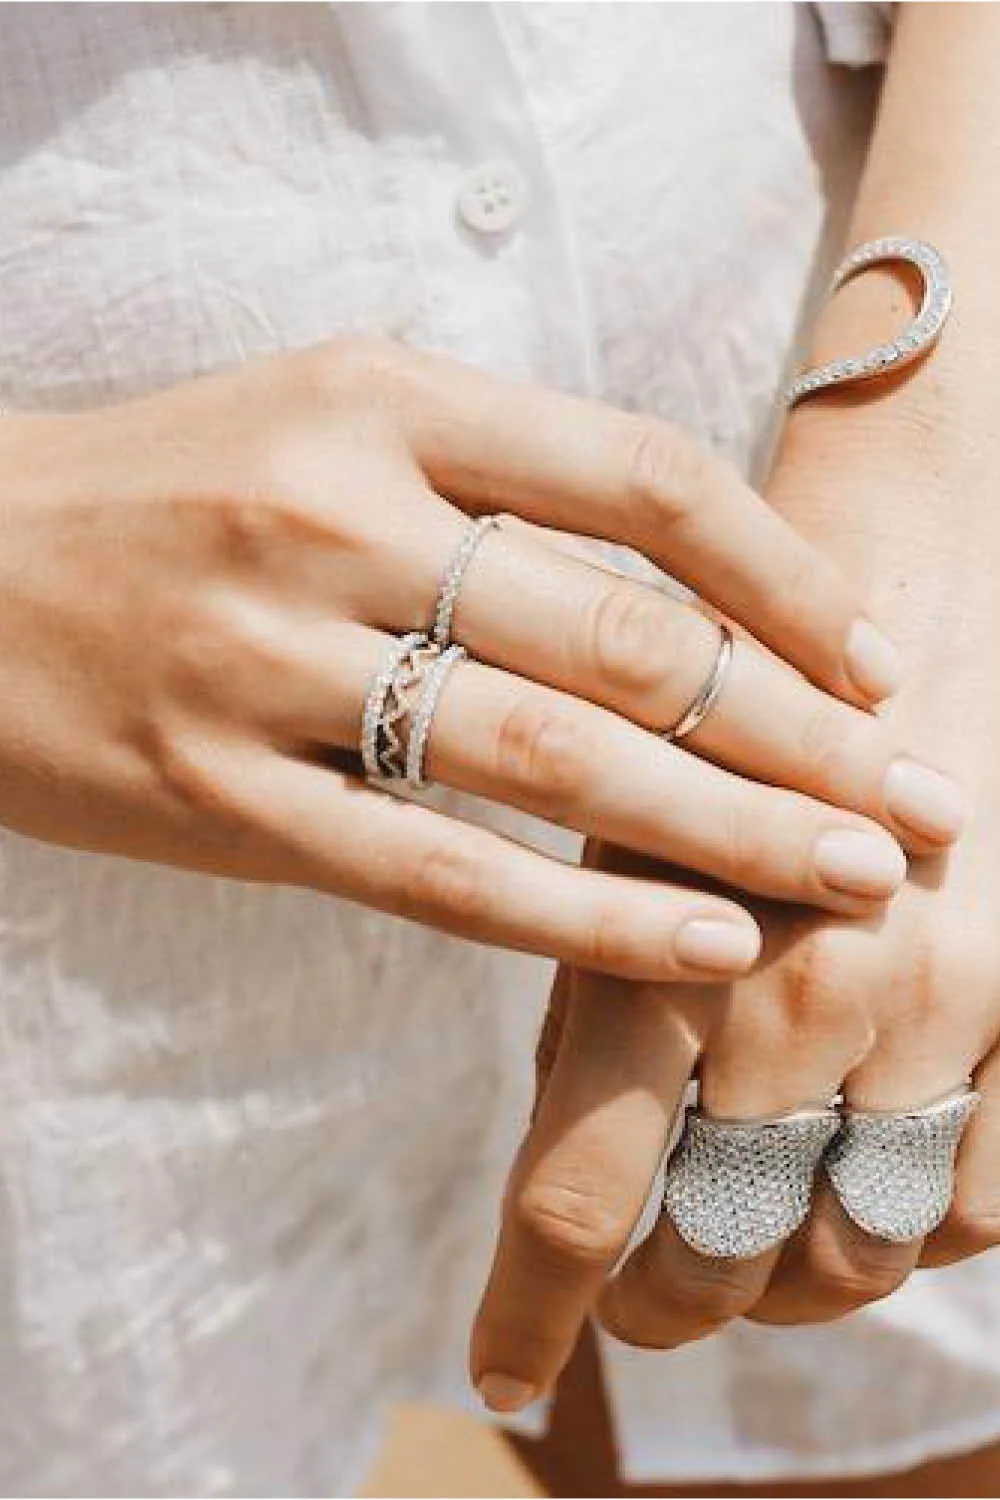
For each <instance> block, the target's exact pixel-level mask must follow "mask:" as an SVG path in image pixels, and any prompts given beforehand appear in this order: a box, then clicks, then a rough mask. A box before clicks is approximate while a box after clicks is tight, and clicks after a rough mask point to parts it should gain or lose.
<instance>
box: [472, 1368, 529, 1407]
mask: <svg viewBox="0 0 1000 1500" xmlns="http://www.w3.org/2000/svg"><path fill="white" fill-rule="evenodd" d="M476 1389H477V1390H478V1392H479V1395H480V1397H481V1398H482V1402H483V1405H484V1406H488V1407H489V1409H490V1411H520V1410H521V1408H522V1407H524V1406H530V1405H531V1403H532V1401H534V1399H535V1397H536V1396H537V1394H538V1392H537V1391H536V1390H535V1388H534V1386H531V1385H528V1383H527V1382H526V1381H524V1380H515V1379H514V1378H513V1376H511V1375H484V1376H483V1377H482V1379H481V1380H480V1382H479V1384H478V1386H477V1387H476Z"/></svg>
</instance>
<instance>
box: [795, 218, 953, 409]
mask: <svg viewBox="0 0 1000 1500" xmlns="http://www.w3.org/2000/svg"><path fill="white" fill-rule="evenodd" d="M886 261H903V262H904V263H905V264H906V265H909V266H912V267H913V268H914V270H915V271H917V272H918V273H919V275H920V278H921V281H922V283H923V297H922V299H921V303H920V309H919V311H918V313H917V315H916V317H915V318H914V319H913V320H912V321H911V322H910V323H909V325H908V326H907V327H906V328H905V329H904V330H903V332H902V333H900V334H898V335H897V336H896V338H894V339H890V340H889V341H888V342H886V343H884V344H878V345H876V347H875V348H874V349H871V350H869V351H868V353H866V354H860V355H856V356H854V357H852V358H849V359H831V360H829V361H828V362H827V363H826V364H823V365H817V366H816V367H815V368H814V369H810V370H804V371H803V372H802V374H801V375H797V376H796V377H795V379H794V380H793V381H792V383H791V385H790V386H789V387H788V390H787V391H786V392H785V404H786V405H787V406H789V407H792V406H794V405H795V404H796V402H798V401H801V400H802V398H803V397H804V396H811V395H813V394H814V392H816V391H823V390H830V389H832V388H834V387H838V386H845V385H854V384H855V383H856V382H858V381H861V380H871V379H873V378H874V377H875V376H878V375H884V374H886V373H887V372H888V371H891V370H897V369H902V368H904V367H905V366H906V365H909V364H912V363H913V361H914V360H917V359H920V357H921V356H922V355H924V354H926V353H927V351H928V349H930V348H931V347H932V346H933V345H934V344H935V343H936V342H937V340H938V338H940V336H941V330H942V329H943V328H944V325H945V323H946V322H947V321H948V314H949V313H950V312H951V307H952V302H953V300H954V293H953V290H952V284H951V275H950V273H949V271H948V267H947V264H946V263H945V259H944V257H943V256H942V255H941V253H940V251H938V250H935V248H934V246H933V245H930V244H928V242H927V241H926V240H917V239H910V238H907V237H905V236H903V235H893V236H890V237H888V238H886V239H880V240H869V241H868V242H867V243H866V244H864V245H859V246H858V248H857V249H856V250H852V251H851V253H850V255H848V256H847V257H846V258H845V259H844V260H842V261H841V263H840V265H839V266H838V267H837V269H836V271H835V272H834V275H833V281H832V282H831V284H830V295H831V296H832V295H833V293H834V292H836V291H838V290H839V288H840V287H842V286H843V285H844V283H845V281H850V279H851V277H853V276H856V275H857V274H858V273H859V272H860V271H864V270H867V268H868V267H869V266H874V265H879V264H880V263H882V262H886Z"/></svg>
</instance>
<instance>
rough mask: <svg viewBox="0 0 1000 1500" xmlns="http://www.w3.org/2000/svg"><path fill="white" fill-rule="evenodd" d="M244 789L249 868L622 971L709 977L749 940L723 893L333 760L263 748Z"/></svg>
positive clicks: (445, 926)
mask: <svg viewBox="0 0 1000 1500" xmlns="http://www.w3.org/2000/svg"><path fill="white" fill-rule="evenodd" d="M247 791H248V793H249V796H250V798H251V799H252V804H253V824H254V827H255V829H256V830H257V834H258V837H257V839H256V840H255V843H256V844H257V845H258V846H259V850H260V853H259V857H258V856H257V855H256V854H255V855H254V856H253V858H254V862H255V864H256V865H258V866H259V868H256V869H255V870H254V871H253V872H252V875H253V878H257V879H264V880H270V881H275V882H283V883H287V884H294V885H305V886H311V887H313V888H315V889H317V890H322V891H328V892H330V893H331V894H334V895H338V896H343V897H346V898H348V899H350V900H354V901H360V902H362V903H363V904H364V905H366V906H372V907H376V908H377V909H379V910H382V911H386V912H390V913H391V914H393V915H395V916H401V917H408V918H410V919H411V920H414V921H417V922H423V923H425V924H427V925H428V926H430V927H436V928H439V929H441V930H442V931H444V932H449V933H454V934H456V935H457V936H459V937H465V938H471V939H473V940H474V941H477V942H483V943H491V944H494V945H496V946H499V947H505V948H515V949H521V950H524V951H528V952H532V953H540V954H544V955H546V956H548V957H551V958H557V959H563V960H566V961H568V962H570V963H573V964H577V965H580V966H581V967H584V968H589V969H596V970H600V971H602V972H605V973H608V974H615V975H618V976H620V977H622V978H627V979H645V980H673V979H678V980H679V979H688V980H694V981H698V980H701V981H703V982H705V983H712V982H718V981H719V979H720V978H724V977H728V976H732V975H735V974H742V973H745V972H746V971H747V970H748V969H749V968H751V967H752V965H753V963H754V961H755V960H756V958H757V955H758V952H759V951H760V933H759V930H758V928H757V925H756V923H755V922H754V920H753V918H752V917H751V916H750V915H749V913H748V912H746V911H744V910H743V908H742V907H740V906H738V905H736V903H735V902H732V901H728V900H725V899H723V898H721V897H716V896H713V895H708V894H705V893H703V892H700V891H688V890H684V889H682V888H681V887H677V886H671V885H667V884H663V883H661V882H659V881H652V880H643V879H638V878H635V877H629V876H622V875H610V874H605V873H603V872H602V871H598V870H589V869H579V868H577V867H576V866H574V865H570V864H564V863H563V862H561V861H560V860H557V859H551V858H549V857H548V856H546V855H543V854H539V853H537V852H536V851H535V850H533V849H529V848H527V847H526V846H524V845H522V844H519V843H516V842H515V841H514V840H512V839H508V838H504V837H503V836H501V835H499V834H496V833H492V832H489V831H487V830H486V829H482V828H477V827H474V826H472V825H470V824H467V823H463V822H460V821H458V820H457V819H454V818H450V817H447V816H445V815H444V814H442V813H439V812H436V811H434V810H433V809H432V808H429V807H426V806H423V805H421V804H418V803H413V802H406V801H403V800H402V799H400V798H397V797H394V796H390V795H387V794H386V793H385V792H382V791H379V790H376V789H373V788H371V787H369V786H367V785H366V784H365V783H364V782H362V781H360V780H359V779H357V778H355V777H351V776H347V775H343V774H341V773H339V772H337V771H332V770H329V769H326V768H324V767H320V766H316V765H313V764H311V763H308V762H304V761H298V760H294V759H291V758H286V757H282V756H276V755H275V754H274V753H273V752H271V753H270V754H268V755H267V756H262V757H261V759H260V762H259V764H257V765H256V766H255V767H254V768H251V769H250V770H249V771H248V785H247Z"/></svg>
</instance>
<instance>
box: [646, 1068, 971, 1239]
mask: <svg viewBox="0 0 1000 1500" xmlns="http://www.w3.org/2000/svg"><path fill="white" fill-rule="evenodd" d="M978 1101H979V1095H978V1094H977V1093H976V1092H975V1091H974V1090H973V1089H963V1090H961V1091H960V1092H958V1093H955V1094H950V1095H949V1096H948V1097H947V1098H945V1099H941V1100H939V1101H937V1102H936V1103H934V1104H930V1105H927V1106H926V1107H925V1108H923V1109H917V1110H910V1111H902V1112H892V1113H890V1112H877V1111H861V1110H851V1109H844V1110H837V1109H834V1108H832V1107H831V1108H829V1109H812V1110H802V1111H800V1112H799V1113H797V1114H791V1115H785V1116H782V1117H780V1118H778V1119H771V1120H717V1119H712V1118H711V1117H710V1116H708V1115H705V1114H702V1112H701V1111H700V1110H699V1109H689V1110H688V1111H687V1114H686V1116H685V1121H684V1129H683V1131H682V1132H681V1136H680V1139H679V1141H678V1143H677V1146H676V1148H675V1150H674V1152H673V1155H672V1156H671V1157H670V1160H669V1161H668V1163H667V1170H666V1175H665V1178H664V1192H663V1211H664V1213H666V1214H667V1215H669V1217H670V1219H671V1220H672V1222H673V1224H674V1226H675V1228H676V1230H677V1232H678V1234H679V1235H680V1236H681V1238H682V1239H683V1240H684V1241H685V1242H686V1243H687V1244H688V1245H690V1246H691V1248H692V1249H693V1250H696V1251H698V1252H699V1254H701V1255H709V1256H715V1257H723V1258H727V1259H734V1260H744V1259H747V1258H749V1257H751V1256H755V1255H761V1254H762V1253H763V1252H764V1251H765V1250H769V1249H770V1248H771V1247H772V1246H774V1245H777V1244H780V1243H781V1241H782V1240H784V1239H787V1237H788V1236H789V1235H790V1234H793V1233H794V1232H795V1230H796V1229H797V1228H798V1227H799V1225H800V1224H802V1223H803V1221H804V1220H805V1218H806V1216H807V1214H808V1212H809V1207H810V1203H811V1201H812V1197H813V1187H814V1180H815V1177H816V1173H817V1171H818V1170H819V1168H820V1165H821V1164H822V1166H823V1168H824V1170H825V1172H826V1175H827V1177H828V1178H829V1181H830V1184H831V1186H832V1187H833V1190H834V1192H835V1193H836V1194H837V1197H838V1198H839V1199H840V1202H841V1203H842V1204H843V1207H844V1210H845V1212H846V1213H847V1214H849V1215H850V1217H851V1218H852V1219H853V1220H854V1222H855V1223H856V1224H858V1225H859V1226H860V1227H861V1228H862V1229H863V1230H865V1232H866V1233H868V1234H871V1235H874V1236H875V1237H877V1238H878V1239H882V1240H889V1241H893V1242H897V1243H904V1242H906V1241H908V1240H914V1239H919V1238H921V1237H922V1236H923V1235H925V1234H928V1233H929V1232H930V1231H931V1230H932V1229H934V1228H935V1227H936V1226H937V1225H938V1224H940V1222H941V1220H942V1219H943V1218H944V1216H945V1214H946V1213H947V1212H948V1208H949V1205H950V1203H951V1198H952V1187H953V1180H954V1169H955V1153H956V1151H957V1149H958V1144H959V1141H960V1140H961V1138H962V1131H963V1130H964V1128H965V1125H966V1123H967V1121H968V1119H969V1116H970V1115H971V1114H972V1111H973V1110H974V1109H975V1108H976V1105H977V1103H978Z"/></svg>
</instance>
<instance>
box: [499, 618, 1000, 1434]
mask: <svg viewBox="0 0 1000 1500" xmlns="http://www.w3.org/2000/svg"><path fill="white" fill-rule="evenodd" d="M998 623H1000V621H998ZM970 696H974V695H970ZM983 731H984V740H983V744H982V749H981V759H980V763H979V772H980V774H979V777H978V780H977V784H976V785H977V799H976V800H977V811H978V814H979V816H978V819H977V822H976V824H975V826H974V828H973V829H971V830H970V831H969V832H968V833H967V834H966V836H965V837H964V838H963V839H962V840H961V842H960V843H959V844H958V846H957V847H956V848H955V849H954V850H953V851H952V853H951V854H950V855H949V856H948V857H947V859H945V858H941V859H939V860H934V861H930V862H928V863H927V864H926V865H925V866H924V867H923V868H922V869H921V870H920V872H919V873H918V875H917V877H916V878H915V879H911V881H910V882H909V883H908V884H907V885H906V887H905V888H904V889H903V891H902V892H901V893H900V894H899V896H898V897H897V898H896V900H895V901H894V902H893V903H892V905H891V907H890V908H889V909H888V910H887V911H886V912H885V913H884V914H883V915H882V916H881V917H880V918H878V919H876V920H873V921H862V922H844V921H842V920H834V919H830V918H828V917H825V916H822V915H810V914H808V913H802V912H799V913H795V912H793V911H792V910H791V909H789V908H787V907H785V908H777V907H775V908H772V909H770V910H767V911H762V910H758V915H759V916H760V918H761V922H762V926H763V928H764V932H765V952H764V959H763V962H762V963H761V964H760V965H759V966H758V968H757V969H756V970H755V972H754V973H753V974H751V975H748V976H747V977H746V978H745V979H742V980H740V981H738V982H737V983H736V984H735V985H733V986H732V987H731V988H730V989H728V990H722V991H718V992H715V991H707V992H706V991H705V990H704V989H701V990H694V989H692V988H689V987H685V986H677V987H674V988H672V989H670V990H669V991H665V990H657V988H656V987H655V986H648V987H641V986H636V985H630V984H626V983H623V982H621V981H618V980H614V979H609V978H607V977H604V976H599V975H591V974H584V973H581V972H579V971H568V970H563V971H561V973H560V977H559V979H558V980H557V984H556V988H555V991H554V994H553V999H552V1002H551V1005H550V1011H549V1016H548V1020H547V1023H546V1027H545V1030H544V1033H543V1039H542V1044H541V1047H540V1049H539V1097H538V1103H537V1106H536V1112H535V1116H534V1119H533V1122H532V1126H531V1129H530V1130H529V1133H528V1136H527V1138H526V1140H525V1142H524V1144H523V1146H522V1149H521V1151H520V1153H519V1155H518V1159H517V1162H516V1165H515V1168H514V1172H513V1174H512V1177H511V1181H510V1185H509V1189H508V1192H507V1195H506V1199H505V1203H504V1214H503V1226H502V1232H501V1236H500V1242H499V1247H498V1252H497V1258H496V1261H495V1263H494V1267H493V1272H492V1275H491V1278H490V1282H489V1285H488V1288H487V1291H486V1294H485V1297H484V1301H483V1305H482V1307H481V1309H480V1314H479V1318H478V1321H477V1326H476V1330H475V1334H474V1338H473V1352H472V1365H473V1376H474V1379H475V1380H476V1381H477V1383H478V1384H479V1386H480V1389H481V1390H482V1392H483V1395H484V1397H485V1399H486V1400H487V1401H488V1403H489V1404H491V1405H493V1406H495V1407H496V1408H497V1409H499V1410H505V1409H507V1410H509V1409H513V1408H514V1407H517V1406H520V1405H522V1404H524V1402H525V1401H527V1400H529V1399H531V1398H532V1397H533V1396H537V1395H539V1394H541V1393H542V1392H544V1391H546V1390H548V1389H549V1388H550V1386H551V1385H552V1383H553V1381H554V1380H555V1377H556V1375H557V1374H558V1372H559V1370H560V1369H561V1368H562V1365H563V1364H564V1362H565V1361H566V1360H567V1359H568V1357H569V1355H570V1353H571V1352H572V1349H573V1345H574V1343H575V1340H576V1337H577V1334H578V1332H579V1329H580V1326H581V1323H582V1321H583V1319H584V1318H585V1316H586V1315H587V1314H588V1313H589V1312H591V1311H596V1313H597V1315H598V1317H599V1319H600V1321H601V1322H602V1324H603V1325H604V1327H605V1328H607V1329H608V1330H609V1331H610V1332H611V1333H613V1334H615V1335H616V1336H617V1337H619V1338H621V1339H623V1340H625V1341H626V1342H628V1343H632V1344H636V1345H639V1346H642V1347H645V1348H657V1349H670V1348H674V1347H676V1346H677V1345H679V1344H683V1343H686V1342H689V1341H691V1340H693V1339H698V1338H702V1337H704V1336H705V1335H707V1334H710V1333H713V1332H715V1331H717V1330H718V1329H719V1328H721V1327H722V1326H723V1325H724V1324H725V1323H726V1322H728V1321H730V1320H731V1319H733V1318H736V1317H750V1318H752V1319H755V1320H758V1321H763V1322H772V1323H803V1322H819V1321H824V1320H827V1319H831V1318H838V1317H841V1316H843V1315H844V1314H845V1313H848V1312H851V1311H853V1310H855V1309H856V1308H858V1307H861V1306H863V1305H864V1304H865V1303H868V1302H871V1301H873V1300H875V1299H877V1298H881V1297H885V1296H887V1295H888V1294H889V1293H890V1292H892V1291H893V1290H895V1288H896V1287H898V1286H899V1285H900V1283H901V1282H902V1281H904V1280H905V1279H906V1277H907V1276H908V1275H909V1274H910V1272H911V1271H912V1270H913V1269H914V1268H915V1267H916V1266H917V1265H918V1264H924V1265H927V1264H932V1265H933V1264H941V1263H944V1262H947V1261H950V1260H955V1259H960V1258H963V1257H965V1256H968V1255H970V1254H975V1253H976V1252H978V1251H980V1250H983V1249H986V1248H988V1247H990V1246H993V1245H996V1244H1000V1170H998V1162H1000V1046H998V1039H1000V933H998V930H997V924H996V920H995V912H994V906H995V900H994V893H995V892H996V890H997V889H998V888H1000V841H998V839H997V838H996V832H995V830H996V828H997V826H998V821H1000V764H998V762H997V760H996V757H995V755H994V754H993V753H992V748H991V747H992V746H993V745H994V744H995V743H996V735H997V734H998V733H1000V701H998V700H997V695H996V694H994V701H993V704H992V707H991V712H990V715H989V719H988V722H987V723H986V724H984V725H983ZM971 759H972V758H971V757H969V756H966V757H965V761H966V772H967V774H970V775H971V772H972V766H971ZM604 860H605V862H606V863H608V864H609V865H611V866H613V867H614V868H621V867H623V866H624V867H625V868H633V867H634V866H633V861H632V860H631V858H629V857H627V856H620V857H617V858H615V857H612V856H611V853H610V851H605V852H604ZM696 1070H697V1072H698V1074H699V1077H700V1085H701V1089H700V1094H701V1097H700V1103H701V1107H702V1108H703V1109H704V1110H705V1111H706V1112H707V1113H708V1114H710V1115H714V1116H717V1117H721V1118H728V1119H732V1118H736V1119H740V1118H744V1119H749V1118H755V1117H757V1118H759V1117H767V1116H770V1115H776V1114H784V1113H786V1112H788V1111H793V1110H795V1109H798V1108H802V1107H804V1106H809V1105H814V1104H816V1103H817V1102H823V1101H827V1100H829V1099H831V1098H833V1097H834V1095H835V1094H837V1093H838V1092H839V1091H840V1090H841V1089H842V1088H843V1090H844V1093H845V1096H846V1100H847V1102H848V1103H849V1104H851V1105H853V1106H854V1107H856V1108H860V1109H879V1110H886V1109H888V1110H897V1109H898V1110H905V1109H909V1108H913V1107H919V1106H921V1105H923V1104H925V1103H927V1102H929V1101H931V1100H934V1099H937V1098H941V1097H943V1096H944V1095H946V1094H947V1093H949V1092H951V1091H952V1090H954V1089H955V1088H956V1087H957V1086H959V1085H961V1083H962V1082H963V1081H964V1080H965V1079H966V1078H969V1077H971V1078H972V1079H973V1080H974V1083H975V1087H976V1088H977V1089H979V1090H980V1091H981V1094H982V1100H981V1103H980V1105H979V1108H978V1110H977V1112H976V1113H975V1114H974V1115H973V1117H972V1120H971V1122H970V1123H969V1125H968V1126H967V1128H966V1132H965V1136H964V1139H963V1142H962V1145H961V1148H960V1151H959V1157H958V1162H957V1169H956V1181H955V1193H954V1198H953V1201H952V1207H951V1211H950V1213H949V1214H948V1216H947V1218H946V1219H945V1221H944V1222H943V1224H941V1226H940V1227H939V1228H938V1229H937V1230H936V1231H934V1233H933V1234H932V1235H931V1236H930V1237H929V1238H928V1239H927V1240H926V1241H925V1242H922V1241H920V1240H912V1241H910V1242H908V1243H906V1244H893V1243H889V1242H887V1241H884V1240H879V1239H876V1238H874V1237H873V1236H871V1235H868V1234H866V1233H864V1232H863V1231H862V1230H861V1229H860V1228H858V1226H857V1225H856V1224H855V1223H853V1221H852V1220H851V1219H849V1218H848V1216H847V1215H846V1213H845V1212H844V1210H843V1209H842V1208H841V1206H840V1204H839V1202H838V1200H837V1198H836V1196H835V1195H834V1193H833V1191H832V1189H831V1188H830V1186H829V1184H828V1183H827V1182H826V1181H825V1179H824V1177H823V1176H822V1174H821V1175H820V1176H819V1177H818V1179H817V1185H816V1192H815V1196H814V1200H813V1207H812V1211H811V1213H810V1215H809V1217H808V1219H807V1220H806V1222H805V1224H804V1225H803V1226H802V1228H801V1229H800V1230H799V1231H798V1232H797V1233H796V1234H795V1235H794V1236H793V1237H792V1238H791V1239H790V1240H789V1241H788V1242H787V1243H786V1245H785V1246H784V1247H778V1248H776V1249H775V1250H772V1251H769V1252H767V1253H766V1254H764V1255H761V1256H757V1257H756V1258H754V1259H750V1260H725V1259H714V1258H710V1257H706V1256H702V1255H700V1254H698V1253H696V1252H695V1251H694V1250H692V1249H690V1248H689V1247H688V1246H687V1245H686V1244H685V1243H684V1241H683V1240H682V1239H681V1238H680V1236H679V1235H678V1233H677V1232H676V1230H675V1229H674V1227H673V1225H672V1224H671V1222H670V1220H669V1219H668V1218H667V1217H666V1216H661V1217H659V1218H658V1220H657V1221H656V1223H655V1226H654V1227H653V1229H652V1230H651V1232H650V1234H649V1236H648V1237H647V1238H646V1239H645V1240H644V1242H643V1243H642V1244H641V1245H639V1246H638V1247H637V1248H636V1249H634V1251H633V1252H632V1253H631V1254H630V1255H629V1256H628V1257H627V1259H626V1260H625V1262H624V1264H623V1265H622V1266H621V1268H620V1269H619V1270H617V1272H616V1271H615V1267H616V1266H617V1265H618V1262H619V1260H620V1259H621V1257H622V1255H623V1253H624V1251H625V1250H626V1247H627V1244H628V1242H629V1238H630V1236H631V1233H632V1230H633V1228H634V1226H635V1224H636V1221H637V1220H638V1218H639V1215H640V1213H641V1211H642V1208H643V1206H644V1204H645V1201H646V1198H647V1195H648V1192H649V1187H650V1183H651V1181H652V1180H653V1177H654V1175H655V1173H656V1169H657V1166H658V1164H659V1160H660V1157H661V1154H662V1151H663V1147H664V1143H665V1140H666V1139H667V1136H668V1134H669V1131H670V1127H671V1123H672V1121H673V1119H674V1117H675V1115H676V1112H677V1109H678V1107H679V1106H680V1103H681V1101H682V1099H683V1096H684V1092H685V1088H686V1084H687V1081H688V1079H689V1077H690V1076H691V1075H692V1073H693V1072H694V1071H696Z"/></svg>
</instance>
